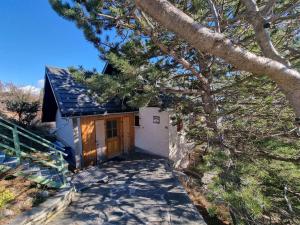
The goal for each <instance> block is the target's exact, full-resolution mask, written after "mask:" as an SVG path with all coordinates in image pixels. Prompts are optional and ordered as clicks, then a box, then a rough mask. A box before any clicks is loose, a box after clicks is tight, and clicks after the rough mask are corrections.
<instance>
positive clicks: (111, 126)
mask: <svg viewBox="0 0 300 225" xmlns="http://www.w3.org/2000/svg"><path fill="white" fill-rule="evenodd" d="M133 122H134V117H133V114H132V115H126V116H120V117H116V116H113V117H100V118H99V117H95V118H93V120H92V118H90V119H88V120H86V119H84V120H81V130H82V146H83V149H82V152H83V162H84V163H83V164H84V166H88V165H94V164H96V163H97V161H101V160H104V159H110V158H113V157H116V156H118V155H121V154H122V153H124V152H129V151H130V150H131V149H132V148H133V146H134V126H133Z"/></svg>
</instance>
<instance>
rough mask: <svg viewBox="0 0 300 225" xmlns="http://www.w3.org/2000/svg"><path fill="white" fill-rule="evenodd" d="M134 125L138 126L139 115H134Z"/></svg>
mask: <svg viewBox="0 0 300 225" xmlns="http://www.w3.org/2000/svg"><path fill="white" fill-rule="evenodd" d="M134 126H137V127H139V126H140V117H139V116H135V117H134Z"/></svg>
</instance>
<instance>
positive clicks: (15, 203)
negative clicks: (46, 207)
mask: <svg viewBox="0 0 300 225" xmlns="http://www.w3.org/2000/svg"><path fill="white" fill-rule="evenodd" d="M0 187H1V188H4V189H5V190H8V191H10V192H12V193H13V195H14V196H15V198H14V199H13V200H12V201H10V202H9V203H7V204H6V205H5V206H4V207H2V208H0V225H4V224H7V223H9V222H10V221H11V220H12V219H14V218H15V217H16V216H18V215H20V214H21V213H22V212H24V211H27V210H31V209H32V207H34V206H36V205H37V204H39V203H41V202H42V201H43V200H44V199H41V198H40V197H38V193H39V192H41V190H42V189H40V188H38V187H37V185H36V184H35V183H33V182H31V181H28V180H26V179H24V178H21V177H16V178H15V177H12V176H7V177H6V179H1V180H0ZM50 195H51V192H50ZM7 214H9V215H7Z"/></svg>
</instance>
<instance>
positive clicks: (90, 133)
mask: <svg viewBox="0 0 300 225" xmlns="http://www.w3.org/2000/svg"><path fill="white" fill-rule="evenodd" d="M80 120H81V137H82V155H83V165H84V166H89V165H95V164H96V163H97V149H96V132H95V123H94V120H93V119H92V118H81V119H80Z"/></svg>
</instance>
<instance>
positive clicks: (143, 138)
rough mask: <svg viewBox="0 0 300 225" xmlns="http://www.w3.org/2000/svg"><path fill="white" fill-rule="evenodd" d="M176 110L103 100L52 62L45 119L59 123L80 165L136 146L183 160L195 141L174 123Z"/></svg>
mask: <svg viewBox="0 0 300 225" xmlns="http://www.w3.org/2000/svg"><path fill="white" fill-rule="evenodd" d="M106 69H107V70H108V69H111V68H109V67H106ZM104 72H105V73H109V71H104ZM171 115H172V113H171V112H168V111H161V110H160V108H158V107H145V108H140V109H132V108H130V107H128V106H126V107H124V105H122V104H121V102H120V101H119V100H118V99H112V100H111V101H109V102H106V103H103V104H99V103H98V102H97V101H96V100H95V99H94V98H93V97H92V96H91V92H90V90H88V89H87V88H86V87H84V86H83V85H81V84H79V83H77V82H75V80H74V79H73V78H72V76H71V74H70V73H69V71H68V70H66V69H60V68H53V67H46V72H45V87H44V100H43V107H42V121H43V122H55V123H56V130H55V133H56V136H57V139H58V140H60V141H61V142H62V143H63V144H65V145H66V146H69V147H70V148H71V159H72V162H73V163H72V164H73V165H74V167H76V168H82V167H86V166H89V165H94V164H96V163H98V162H101V161H104V160H107V159H110V158H113V157H115V156H118V155H121V154H124V153H130V152H131V151H143V152H146V153H149V154H154V155H158V156H162V157H165V158H168V159H170V160H171V161H173V162H174V163H175V166H180V165H182V163H183V161H184V159H185V158H186V156H187V154H188V153H189V152H190V151H191V150H192V148H193V145H192V144H191V143H187V142H186V138H185V134H184V131H183V130H182V129H178V127H177V126H173V125H172V121H171V118H170V117H171Z"/></svg>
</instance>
